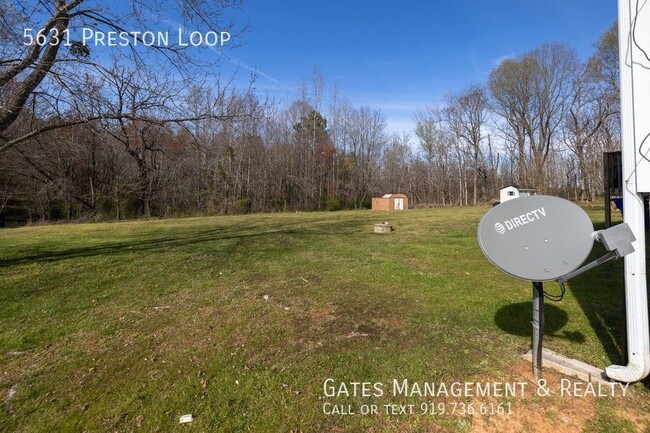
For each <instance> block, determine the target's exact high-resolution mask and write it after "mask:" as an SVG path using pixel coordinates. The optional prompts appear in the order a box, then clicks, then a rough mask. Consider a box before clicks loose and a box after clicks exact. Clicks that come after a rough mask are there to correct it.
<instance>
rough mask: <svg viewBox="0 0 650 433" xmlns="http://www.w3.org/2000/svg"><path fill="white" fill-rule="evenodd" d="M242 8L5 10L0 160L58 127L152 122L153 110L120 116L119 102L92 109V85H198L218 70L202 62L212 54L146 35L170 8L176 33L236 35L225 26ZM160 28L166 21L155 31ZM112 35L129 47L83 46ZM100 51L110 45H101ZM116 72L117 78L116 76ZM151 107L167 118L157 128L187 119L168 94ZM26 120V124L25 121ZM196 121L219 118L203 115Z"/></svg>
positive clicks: (87, 2)
mask: <svg viewBox="0 0 650 433" xmlns="http://www.w3.org/2000/svg"><path fill="white" fill-rule="evenodd" d="M238 3H239V1H238V0H219V1H213V2H195V1H190V0H187V1H176V2H172V1H168V0H161V1H157V2H151V3H149V2H142V1H139V0H131V1H129V2H128V3H125V4H119V5H116V4H111V5H108V4H106V3H104V2H99V1H95V0H68V1H66V0H52V1H39V2H36V3H35V4H34V2H29V1H26V0H18V1H15V2H12V3H9V2H5V3H3V9H2V12H3V19H4V20H5V21H6V23H7V27H5V28H4V30H3V31H2V32H1V34H0V53H1V54H2V57H1V60H0V98H1V100H2V105H3V109H2V110H0V153H1V152H5V151H7V150H8V149H10V148H12V147H13V146H16V145H18V144H21V143H25V142H27V141H29V140H30V139H31V138H33V137H35V136H37V135H38V134H40V133H42V132H46V131H49V130H53V129H58V128H61V127H66V126H72V125H76V124H81V123H87V122H92V121H97V120H100V119H101V120H104V119H117V120H135V119H139V120H148V119H150V118H151V117H152V113H151V112H150V111H148V110H140V111H139V112H138V113H133V112H130V111H127V110H126V109H121V108H126V107H122V106H121V104H116V103H115V102H116V101H115V100H113V101H112V103H111V104H107V105H99V106H98V105H92V106H90V107H89V106H87V105H86V104H87V103H88V102H89V101H88V98H87V97H86V96H87V95H88V92H87V85H88V84H89V83H91V84H93V85H96V86H99V87H101V86H102V84H103V81H104V80H109V81H110V80H112V79H116V78H118V79H122V78H125V77H124V76H123V75H122V74H120V73H119V71H120V70H121V69H122V68H129V69H134V70H138V72H139V73H141V74H144V75H148V76H149V77H151V76H155V77H157V79H156V80H154V81H153V82H150V83H147V82H144V81H142V82H140V83H139V84H140V85H141V86H146V88H148V89H151V90H158V91H160V90H161V89H160V87H159V86H160V83H161V81H163V78H162V74H160V73H159V71H161V70H166V71H170V72H175V73H176V75H177V76H178V77H179V78H176V79H172V78H170V77H172V76H173V74H171V73H169V74H165V76H167V77H168V78H167V80H166V81H167V82H168V83H173V85H170V86H166V88H169V87H176V88H181V89H182V88H183V87H184V85H183V83H184V80H183V79H184V78H187V77H194V79H195V80H199V81H200V77H202V76H205V75H206V73H207V72H208V67H210V66H214V62H210V63H206V62H204V61H202V60H200V59H203V58H205V56H201V54H202V53H204V52H205V50H206V49H207V48H205V47H195V46H192V44H178V43H171V42H170V41H169V40H167V41H160V43H151V41H148V40H146V39H144V36H143V35H145V34H146V31H147V30H150V27H149V26H150V25H151V22H152V20H153V21H155V20H156V19H157V17H158V16H159V11H160V10H163V8H165V7H169V8H171V9H173V10H176V11H177V13H178V15H179V16H180V17H181V19H182V23H178V27H179V29H182V30H184V31H185V32H191V31H195V30H196V31H200V32H203V33H207V32H208V31H214V30H215V29H219V30H221V31H232V32H233V33H235V30H233V24H232V23H230V22H226V21H225V19H226V16H225V15H226V10H227V9H228V8H230V7H233V6H235V5H237V4H238ZM161 22H163V18H162V17H161V18H159V19H158V24H160V23H161ZM3 27H4V24H3ZM111 32H112V34H115V35H120V36H121V37H123V38H124V39H120V41H122V40H126V41H127V42H128V43H127V44H125V45H127V46H120V47H103V48H102V49H96V48H97V45H98V44H97V43H95V45H93V44H92V42H89V41H86V40H85V39H86V36H87V34H89V33H92V34H101V35H103V37H104V36H106V35H107V34H109V33H111ZM151 33H152V34H153V32H151ZM215 34H216V33H215ZM99 45H106V42H105V41H104V39H103V42H102V43H101V44H99ZM106 55H109V56H110V57H111V58H112V60H111V61H109V62H108V64H107V62H106V61H105V60H103V59H104V58H105V56H106ZM214 57H216V56H213V58H214ZM116 72H118V74H117V75H113V74H115V73H116ZM197 77H198V78H197ZM91 89H92V87H91ZM105 96H106V95H105ZM95 102H96V101H95ZM148 108H150V109H156V110H157V114H161V113H162V112H164V113H165V116H159V117H158V118H157V122H158V123H181V122H184V121H187V120H190V117H189V116H187V115H185V114H184V113H183V111H182V109H181V108H182V107H181V106H179V105H177V104H175V100H174V99H172V97H171V95H167V97H166V98H162V99H161V100H160V101H159V105H157V106H156V107H148ZM21 117H23V118H25V119H26V121H24V122H20V119H21ZM199 117H200V118H209V117H219V116H218V114H217V113H214V112H212V111H206V112H203V113H200V114H199Z"/></svg>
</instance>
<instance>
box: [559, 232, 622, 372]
mask: <svg viewBox="0 0 650 433" xmlns="http://www.w3.org/2000/svg"><path fill="white" fill-rule="evenodd" d="M604 228H605V226H604V224H594V229H595V230H601V229H604ZM606 252H607V251H606V250H605V248H604V247H603V246H602V244H600V243H599V242H595V243H594V248H593V250H592V251H591V254H590V255H589V257H588V258H587V260H586V261H585V263H589V262H591V261H592V260H595V259H597V258H598V257H601V256H602V255H604V254H605V253H606ZM623 263H624V262H623V260H616V261H611V262H608V263H605V264H603V265H601V266H598V267H597V268H594V269H592V270H590V271H588V272H585V273H584V274H582V275H580V276H578V277H575V278H573V279H571V280H570V281H569V283H568V285H567V286H568V289H569V290H570V291H571V293H572V294H573V296H574V297H575V299H576V301H577V302H578V305H580V308H581V309H582V311H583V312H584V314H585V316H586V317H587V320H588V321H589V324H590V325H591V327H592V329H593V330H594V332H595V334H596V336H597V337H598V339H599V340H600V343H601V344H602V347H603V349H604V351H605V353H606V354H607V357H608V358H609V360H610V361H611V362H612V363H614V364H621V365H624V364H625V363H627V360H626V357H627V356H626V354H625V343H624V339H625V310H624V308H625V306H624V304H625V279H624V274H623Z"/></svg>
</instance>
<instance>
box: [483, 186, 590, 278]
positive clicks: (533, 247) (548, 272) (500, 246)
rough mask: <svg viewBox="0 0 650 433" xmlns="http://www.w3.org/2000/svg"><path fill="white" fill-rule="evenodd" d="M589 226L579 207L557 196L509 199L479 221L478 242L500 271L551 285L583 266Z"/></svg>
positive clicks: (587, 249)
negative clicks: (548, 282) (551, 281)
mask: <svg viewBox="0 0 650 433" xmlns="http://www.w3.org/2000/svg"><path fill="white" fill-rule="evenodd" d="M593 231H594V226H593V224H592V223H591V220H590V219H589V216H588V215H587V213H586V212H585V211H584V210H582V209H581V208H580V207H579V206H577V205H575V204H573V203H571V202H570V201H568V200H564V199H561V198H559V197H552V196H546V195H535V196H528V197H520V198H517V199H514V200H508V201H506V202H503V203H501V204H499V205H497V206H495V207H493V208H492V209H491V210H490V211H489V212H488V213H486V214H485V215H484V216H483V219H481V222H480V224H479V226H478V242H479V244H480V245H481V248H482V249H483V253H485V255H486V256H487V258H488V259H490V261H491V262H492V263H493V264H494V265H495V266H496V267H497V268H499V269H501V270H502V271H504V272H506V273H507V274H510V275H512V276H514V277H517V278H521V279H524V280H530V281H548V280H555V279H557V278H559V277H561V276H563V275H565V274H567V273H569V272H571V271H573V270H575V269H577V268H578V267H579V266H580V265H581V264H582V262H584V261H585V259H586V258H587V256H588V255H589V253H590V252H591V247H592V246H593V243H594V239H593V237H592V236H591V235H592V233H593Z"/></svg>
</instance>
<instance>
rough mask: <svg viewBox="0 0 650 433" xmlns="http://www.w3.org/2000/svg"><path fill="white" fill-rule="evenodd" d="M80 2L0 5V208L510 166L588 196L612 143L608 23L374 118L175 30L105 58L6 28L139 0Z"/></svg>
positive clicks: (283, 203) (440, 196)
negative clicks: (263, 92) (237, 78)
mask: <svg viewBox="0 0 650 433" xmlns="http://www.w3.org/2000/svg"><path fill="white" fill-rule="evenodd" d="M20 3H21V2H16V4H20ZM85 3H86V6H87V7H86V8H82V7H81V6H83V4H84V1H81V0H74V1H68V2H66V1H64V0H56V1H54V2H52V4H51V5H50V4H46V3H45V2H43V3H42V4H43V5H44V6H43V9H42V10H40V11H39V13H38V14H36V13H34V12H33V11H32V12H31V13H27V12H25V11H26V10H28V9H20V8H19V7H12V6H11V5H10V4H9V3H5V4H3V5H2V6H0V8H2V9H0V15H1V16H2V19H3V21H4V22H5V23H12V25H9V26H4V27H3V30H1V31H0V59H1V60H0V104H2V108H3V110H1V111H0V160H1V161H2V162H1V165H0V213H3V212H4V213H5V214H7V215H8V216H10V217H14V218H18V219H23V220H32V221H34V220H57V219H124V218H137V217H152V216H156V217H157V216H161V217H164V216H178V215H199V214H215V213H245V212H262V211H265V212H266V211H289V210H338V209H345V208H363V207H368V206H369V203H370V200H371V197H373V196H376V195H378V194H383V193H387V192H401V193H405V194H407V195H408V196H409V198H410V202H411V203H412V204H413V205H415V206H452V205H461V206H462V205H470V204H472V205H473V204H480V203H485V202H489V201H491V200H494V199H496V198H497V197H498V190H499V189H500V188H501V187H503V186H505V185H508V184H513V183H514V184H519V185H521V186H523V187H527V188H533V189H536V190H538V191H539V192H541V193H549V194H555V195H560V196H564V197H567V198H571V199H576V200H591V199H593V198H594V197H595V196H596V195H598V194H601V193H602V191H603V179H602V173H603V169H602V152H604V151H610V150H616V149H618V148H619V123H620V119H619V116H620V115H619V111H620V109H619V105H618V104H619V97H618V94H619V84H618V54H617V53H618V45H617V30H616V26H615V25H614V26H612V27H611V28H610V29H609V30H607V31H606V32H605V33H604V34H603V35H602V36H601V38H600V39H599V41H597V43H596V44H595V49H594V53H593V55H592V56H591V57H590V58H589V59H587V60H586V61H584V62H582V61H580V59H579V58H578V55H577V54H576V52H575V50H574V49H573V48H571V47H570V46H568V45H566V44H545V45H543V46H540V47H538V48H536V49H534V50H531V51H530V52H527V53H523V54H521V55H519V56H517V57H516V58H512V59H506V60H504V61H502V62H501V63H500V64H499V65H498V66H497V67H495V68H494V69H493V70H492V71H491V73H490V74H489V78H488V80H487V82H486V83H478V84H476V85H473V86H470V87H469V88H467V89H464V90H460V91H456V92H450V93H449V94H448V95H446V96H445V98H444V100H443V101H441V102H440V103H438V104H435V105H432V106H430V107H426V108H424V109H421V110H418V111H417V112H416V113H414V122H415V125H416V126H415V129H414V131H409V132H405V133H403V134H401V135H399V134H392V135H391V134H388V133H387V132H386V118H385V116H384V114H383V113H382V112H381V111H380V110H378V109H374V108H372V107H367V106H361V107H355V106H353V105H352V104H351V103H350V102H349V101H347V100H346V99H345V98H344V97H343V96H341V95H340V94H339V91H338V90H337V89H336V88H331V89H328V88H326V85H325V80H324V78H323V77H322V76H321V74H320V73H319V72H318V71H317V70H316V71H315V72H314V74H313V77H312V78H311V80H310V81H309V82H308V83H304V84H303V86H302V90H301V91H300V92H299V95H297V96H296V97H295V100H294V101H292V102H291V103H289V104H286V103H280V102H277V101H275V100H273V99H270V98H264V97H260V96H259V95H257V94H256V93H255V87H254V86H255V83H254V77H253V80H252V81H251V85H250V86H249V87H248V88H246V89H236V88H234V87H233V86H232V85H219V83H218V81H217V80H215V79H214V70H215V68H218V65H214V64H202V63H201V62H202V60H201V59H202V57H201V56H200V53H199V54H192V53H188V52H186V51H183V50H180V49H178V48H174V47H162V48H158V49H153V48H151V47H146V48H132V49H131V50H130V51H127V53H126V54H125V53H124V52H120V53H113V57H112V59H113V60H112V63H111V64H110V65H109V66H107V65H106V62H105V61H103V62H101V61H99V60H98V58H97V57H94V55H95V54H94V53H92V52H91V51H89V50H88V49H87V48H86V47H84V46H82V45H78V44H74V43H73V44H72V45H71V46H69V47H63V46H57V45H56V44H47V45H44V46H32V47H25V46H20V44H18V43H17V42H16V41H17V40H18V39H16V38H19V36H20V35H19V34H18V33H19V29H20V28H22V27H24V26H25V25H27V24H29V23H30V22H31V21H33V19H34V17H35V16H49V17H51V18H50V19H49V20H48V21H47V22H46V23H45V25H44V28H57V29H58V30H59V31H63V30H65V29H68V31H69V32H70V33H71V34H73V35H74V30H75V28H76V29H80V28H82V27H83V26H86V25H91V24H90V23H92V25H94V26H100V25H101V26H104V27H106V28H121V27H120V26H124V20H125V19H127V17H128V19H130V20H132V24H134V25H135V24H138V23H139V21H138V20H144V19H146V17H147V16H148V15H147V13H146V12H145V11H143V10H141V9H137V10H136V9H133V10H129V11H126V12H124V15H123V16H122V15H119V14H120V12H119V10H118V11H110V12H109V11H108V10H105V9H102V7H101V6H98V5H93V7H90V6H89V5H88V3H90V2H85ZM135 3H137V4H138V5H139V7H141V8H142V7H145V6H143V5H142V3H141V2H135ZM163 3H164V2H163ZM180 3H181V4H182V3H183V2H180ZM234 3H236V2H233V1H226V0H224V1H221V2H211V3H206V4H202V6H200V7H202V8H206V9H204V10H195V9H193V8H188V9H187V11H186V13H187V22H188V23H189V24H191V23H195V25H196V26H197V27H196V28H201V26H205V25H206V23H205V22H204V21H203V20H205V19H206V18H205V17H213V19H215V20H219V19H220V18H221V17H222V14H223V11H224V10H226V9H227V8H228V7H233V6H234ZM39 4H40V2H39ZM134 11H135V12H134ZM208 13H209V14H208ZM140 24H141V23H140ZM207 24H208V25H211V26H216V25H217V24H218V25H220V26H221V27H220V28H224V27H223V24H222V23H221V22H218V23H217V22H214V23H207ZM48 26H49V27H48ZM75 26H76V27H75ZM212 28H216V27H212ZM227 28H228V29H229V30H232V32H233V34H237V33H236V29H234V28H233V27H232V25H231V27H227ZM143 50H144V51H143ZM152 50H153V51H154V52H153V54H151V51H152ZM163 67H164V68H165V69H164V70H170V69H173V70H174V71H176V73H175V74H160V70H161V69H160V68H163ZM198 72H201V73H202V74H203V75H201V74H198ZM196 77H204V79H203V81H202V80H201V79H197V78H196ZM210 77H211V78H212V79H210ZM188 82H189V83H191V84H190V85H188V84H187V83H188ZM215 82H216V83H217V84H215Z"/></svg>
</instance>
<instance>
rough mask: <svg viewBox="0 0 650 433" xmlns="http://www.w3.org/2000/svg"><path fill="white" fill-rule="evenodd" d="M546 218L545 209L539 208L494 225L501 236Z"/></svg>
mask: <svg viewBox="0 0 650 433" xmlns="http://www.w3.org/2000/svg"><path fill="white" fill-rule="evenodd" d="M545 216H546V210H544V208H543V207H542V208H539V209H535V210H531V211H530V212H526V213H524V214H521V215H519V216H516V217H514V218H511V219H509V220H506V221H504V222H503V224H501V223H496V224H495V225H494V230H496V231H497V233H499V234H500V235H502V234H504V233H505V232H506V229H507V230H512V229H516V228H517V227H520V226H523V225H525V224H528V223H532V222H535V221H537V220H538V219H541V218H543V217H545Z"/></svg>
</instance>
